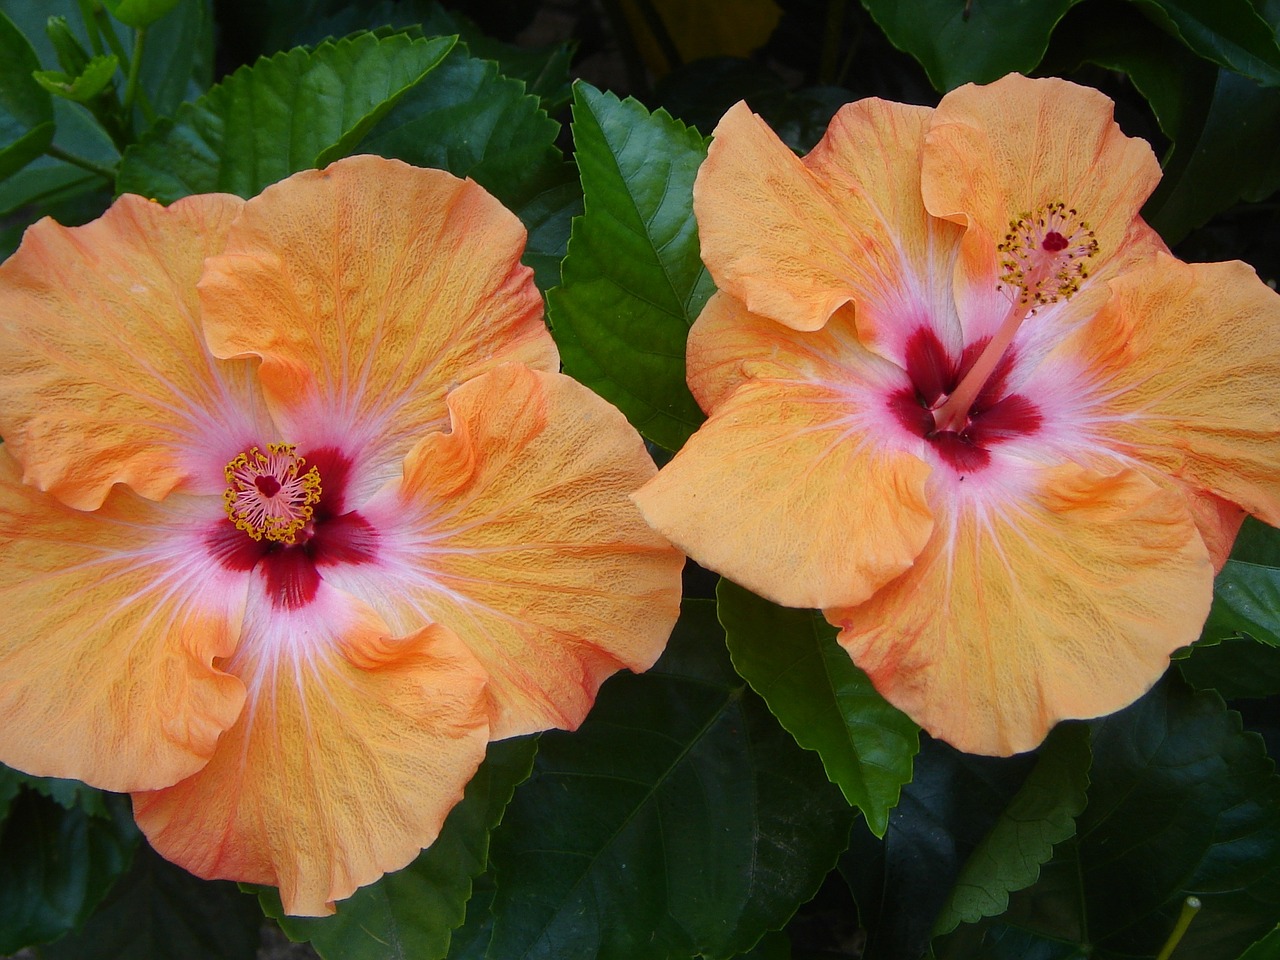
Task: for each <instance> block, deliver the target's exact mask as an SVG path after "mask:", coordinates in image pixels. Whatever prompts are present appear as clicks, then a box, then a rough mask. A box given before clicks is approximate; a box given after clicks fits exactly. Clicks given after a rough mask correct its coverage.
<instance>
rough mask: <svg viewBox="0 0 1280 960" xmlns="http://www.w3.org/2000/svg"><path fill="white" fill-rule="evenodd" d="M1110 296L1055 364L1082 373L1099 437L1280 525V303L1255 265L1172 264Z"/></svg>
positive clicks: (1159, 262)
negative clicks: (1077, 368)
mask: <svg viewBox="0 0 1280 960" xmlns="http://www.w3.org/2000/svg"><path fill="white" fill-rule="evenodd" d="M1110 287H1111V291H1112V298H1111V299H1110V300H1109V301H1108V302H1107V304H1106V306H1105V307H1104V308H1103V309H1102V310H1100V311H1099V312H1098V313H1097V314H1096V315H1095V316H1094V318H1093V319H1092V321H1091V322H1090V323H1089V324H1087V325H1086V326H1084V327H1082V328H1081V329H1080V330H1079V331H1078V332H1077V334H1076V335H1075V336H1073V337H1071V338H1070V339H1069V340H1068V341H1066V342H1065V343H1064V344H1062V346H1061V348H1060V350H1059V352H1058V353H1057V354H1056V355H1051V356H1050V357H1049V358H1048V360H1047V361H1046V362H1048V363H1063V364H1066V363H1072V364H1075V365H1077V366H1080V367H1082V368H1083V370H1084V371H1085V373H1083V374H1082V377H1084V378H1086V379H1087V381H1088V382H1087V386H1088V387H1089V389H1090V390H1091V391H1092V392H1093V393H1094V395H1096V396H1097V397H1098V400H1097V402H1096V404H1095V406H1094V411H1093V414H1092V421H1093V423H1092V428H1093V430H1094V431H1096V435H1097V436H1099V437H1101V438H1103V439H1104V441H1105V442H1106V443H1107V444H1108V445H1110V446H1112V447H1117V446H1118V447H1119V449H1121V450H1123V451H1125V452H1127V453H1129V454H1130V455H1132V456H1134V457H1135V458H1137V459H1139V460H1141V461H1143V462H1144V463H1146V464H1149V465H1150V466H1152V467H1155V468H1156V469H1157V470H1160V471H1162V472H1163V473H1166V474H1169V475H1170V476H1173V477H1175V478H1178V479H1179V480H1182V481H1183V482H1185V483H1187V484H1188V485H1189V486H1192V487H1196V488H1198V489H1201V490H1205V491H1209V492H1211V493H1213V494H1215V495H1216V496H1219V497H1222V498H1225V499H1227V500H1230V501H1232V502H1234V503H1237V504H1239V505H1240V506H1242V507H1244V508H1245V509H1246V510H1248V511H1249V512H1250V513H1253V514H1256V515H1257V516H1259V517H1261V518H1262V519H1263V520H1265V521H1266V522H1267V523H1270V524H1273V525H1275V524H1280V404H1277V402H1276V384H1277V383H1280V296H1277V294H1276V293H1275V291H1273V290H1271V289H1270V288H1269V287H1267V285H1266V284H1264V283H1263V282H1262V281H1261V280H1259V279H1258V277H1257V275H1256V274H1255V273H1254V272H1253V270H1252V268H1250V267H1249V266H1247V265H1246V264H1243V263H1240V262H1233V263H1204V264H1185V263H1182V262H1181V261H1178V260H1175V259H1174V258H1173V257H1169V256H1163V255H1162V256H1160V257H1158V258H1157V259H1156V260H1154V261H1153V262H1151V263H1149V264H1147V265H1145V266H1144V267H1142V268H1141V269H1134V270H1131V271H1129V272H1127V273H1125V274H1124V275H1123V276H1122V277H1120V278H1118V279H1116V280H1114V281H1112V283H1111V284H1110Z"/></svg>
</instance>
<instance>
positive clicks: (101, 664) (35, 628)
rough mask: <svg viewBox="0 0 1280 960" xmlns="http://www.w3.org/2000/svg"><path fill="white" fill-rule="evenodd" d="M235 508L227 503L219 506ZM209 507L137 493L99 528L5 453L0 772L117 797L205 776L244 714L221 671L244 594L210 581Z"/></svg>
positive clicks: (110, 507)
mask: <svg viewBox="0 0 1280 960" xmlns="http://www.w3.org/2000/svg"><path fill="white" fill-rule="evenodd" d="M213 507H214V509H215V510H216V509H218V507H220V504H219V503H215V504H214V505H213ZM207 518H208V504H206V503H204V502H203V498H201V499H195V498H186V497H181V496H178V495H173V496H171V497H169V498H168V499H167V500H166V501H165V502H164V503H163V504H156V503H152V502H151V501H148V500H143V499H141V498H139V497H137V496H135V495H133V494H132V493H130V492H128V491H126V490H117V491H116V492H114V493H112V494H111V495H110V496H109V497H108V498H107V500H106V502H105V503H104V504H103V505H102V507H101V509H99V510H98V511H96V512H94V513H82V512H80V511H77V510H72V509H70V508H68V507H66V506H64V505H63V504H62V503H60V502H59V501H58V500H55V499H54V498H53V497H51V496H49V495H47V494H43V493H40V492H39V491H38V490H36V489H35V488H33V487H31V486H29V485H27V484H24V483H22V482H21V479H20V477H19V469H18V466H17V464H16V463H15V462H14V460H13V458H12V457H10V456H9V455H8V454H7V453H5V452H4V451H0V608H2V609H4V610H6V611H8V615H7V616H6V619H5V626H4V630H3V631H0V756H2V757H3V758H4V762H5V763H7V764H9V765H11V766H14V767H18V768H19V769H22V770H25V771H27V772H29V773H33V774H37V775H40V776H54V777H76V778H78V779H81V780H86V781H88V782H90V783H92V784H94V785H95V786H98V787H103V788H105V789H108V790H142V789H149V788H153V787H158V786H167V785H169V784H171V783H174V782H175V781H177V780H179V779H181V778H182V777H185V776H188V775H189V774H191V773H193V772H195V771H196V770H198V769H200V767H202V766H203V765H204V763H205V762H206V761H207V760H208V759H209V757H210V756H211V755H212V754H213V753H214V750H215V747H216V744H217V742H218V737H219V735H221V734H222V733H223V731H225V730H226V729H227V728H229V727H230V726H231V725H232V724H233V723H234V722H235V720H236V717H237V716H238V715H239V713H240V709H241V705H242V704H243V702H244V697H245V691H244V685H243V684H242V683H241V682H240V680H238V679H237V678H235V677H232V676H229V675H227V674H226V673H225V672H223V671H222V670H221V669H219V667H218V665H217V664H218V662H219V661H220V660H221V658H225V657H228V656H230V655H231V654H232V653H233V652H234V651H235V647H236V638H237V636H238V632H239V624H240V618H241V615H242V611H243V607H244V589H243V587H242V586H240V587H239V588H238V589H237V584H236V583H235V582H234V581H233V580H232V579H231V578H222V579H221V580H220V579H219V578H217V577H213V578H211V577H210V572H209V571H208V570H207V569H205V567H204V566H203V565H201V564H200V563H199V562H198V557H199V555H200V553H201V551H200V549H199V543H198V541H197V540H196V539H194V538H193V537H192V536H191V533H190V531H191V529H192V528H193V527H194V526H197V525H198V524H199V523H200V522H207Z"/></svg>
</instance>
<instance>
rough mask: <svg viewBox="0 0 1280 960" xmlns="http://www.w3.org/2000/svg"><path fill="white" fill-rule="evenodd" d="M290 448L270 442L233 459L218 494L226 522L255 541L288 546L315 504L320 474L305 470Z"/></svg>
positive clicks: (318, 494)
mask: <svg viewBox="0 0 1280 960" xmlns="http://www.w3.org/2000/svg"><path fill="white" fill-rule="evenodd" d="M296 450H297V448H296V447H295V445H294V444H292V443H271V444H268V445H267V452H266V453H263V452H262V451H261V450H259V449H258V448H257V447H250V448H249V449H248V450H247V451H245V452H244V453H242V454H240V455H239V456H236V457H234V458H232V460H231V462H230V463H228V464H227V466H226V471H225V472H226V477H227V489H226V491H225V492H224V493H223V494H222V498H223V500H224V501H225V503H226V507H227V517H228V519H230V520H231V522H232V523H234V524H235V525H236V528H237V529H239V530H243V531H244V532H245V533H247V534H249V536H251V537H253V539H255V540H262V539H264V538H265V539H267V540H274V541H277V542H279V543H291V542H292V541H293V540H294V538H295V537H296V536H297V534H298V532H299V531H300V530H301V529H302V528H303V527H305V526H306V524H307V522H308V521H309V520H310V519H311V516H312V514H313V513H314V507H315V504H317V503H319V502H320V493H321V490H320V470H319V469H318V468H317V467H312V468H311V469H309V470H304V469H303V468H304V467H306V464H307V461H306V459H305V458H303V457H300V456H298V454H297V452H296Z"/></svg>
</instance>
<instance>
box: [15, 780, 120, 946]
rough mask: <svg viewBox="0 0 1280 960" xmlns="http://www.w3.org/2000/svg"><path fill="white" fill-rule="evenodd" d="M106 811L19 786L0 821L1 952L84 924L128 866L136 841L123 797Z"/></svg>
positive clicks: (43, 940) (112, 801) (115, 798)
mask: <svg viewBox="0 0 1280 960" xmlns="http://www.w3.org/2000/svg"><path fill="white" fill-rule="evenodd" d="M108 806H109V809H110V812H111V816H110V817H109V818H103V817H96V816H91V815H89V814H87V813H85V812H84V810H82V809H80V808H79V807H75V808H72V809H70V810H67V809H64V808H62V807H60V806H59V805H58V804H56V803H54V802H53V801H52V800H50V799H48V798H46V797H42V796H40V795H39V794H38V793H36V792H35V791H33V790H23V791H22V792H21V793H20V794H19V795H18V796H17V797H16V798H14V799H13V800H12V802H11V804H10V808H9V816H8V817H7V818H6V819H5V820H4V822H3V823H2V824H0V953H12V952H14V951H16V950H18V949H19V948H21V947H24V946H27V945H29V944H35V943H46V942H48V941H50V940H54V939H57V938H58V937H60V936H62V935H63V934H65V933H67V932H68V931H69V930H71V929H72V928H74V927H76V926H78V925H80V924H81V923H83V922H84V921H85V920H86V919H87V918H88V917H89V915H90V914H91V913H92V912H93V910H94V908H95V907H97V905H98V903H99V902H100V901H101V900H102V898H103V896H104V895H105V894H106V893H107V891H108V889H110V887H111V884H112V883H114V882H115V880H116V879H117V878H118V877H119V876H120V875H121V874H123V873H124V872H125V870H127V869H128V867H129V861H130V858H131V856H132V854H133V848H134V846H135V845H136V844H137V841H138V833H137V829H136V828H135V827H134V826H133V818H132V816H131V815H130V812H129V802H128V800H127V799H126V798H124V797H118V796H112V797H110V798H108Z"/></svg>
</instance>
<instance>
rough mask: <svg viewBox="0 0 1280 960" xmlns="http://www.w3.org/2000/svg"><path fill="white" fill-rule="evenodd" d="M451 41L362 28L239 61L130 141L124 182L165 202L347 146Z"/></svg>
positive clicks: (232, 186) (302, 165)
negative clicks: (310, 46) (345, 36)
mask: <svg viewBox="0 0 1280 960" xmlns="http://www.w3.org/2000/svg"><path fill="white" fill-rule="evenodd" d="M452 45H453V41H452V39H450V38H445V39H438V40H410V39H409V38H407V37H404V36H400V35H396V36H391V37H387V38H385V39H378V38H376V37H374V36H372V35H369V34H365V35H362V36H359V37H356V38H354V39H351V40H342V41H339V42H338V43H335V44H323V45H321V46H320V47H318V48H317V49H316V50H314V51H307V50H302V49H298V50H291V51H289V52H288V53H281V54H278V55H276V56H275V57H272V58H271V59H269V60H260V61H259V62H258V63H256V64H254V65H253V66H252V67H242V68H241V69H240V70H237V71H236V72H235V73H234V74H232V76H231V77H229V78H228V79H227V80H226V81H224V82H223V83H221V84H219V85H218V86H216V87H214V88H213V89H211V90H210V91H209V92H208V93H206V94H205V95H204V96H203V97H201V98H200V99H199V100H197V101H195V102H194V103H190V104H184V105H183V106H182V108H180V109H179V110H178V113H177V115H176V116H175V118H174V120H173V122H171V123H162V124H160V125H158V126H157V128H156V129H155V131H154V132H153V133H152V134H150V135H148V136H147V137H145V138H143V140H141V141H140V142H139V143H137V144H135V145H134V146H132V147H130V148H129V149H128V150H127V151H126V153H125V157H124V159H123V160H122V162H121V165H120V176H119V179H118V180H117V184H116V186H117V189H118V190H119V191H120V192H129V193H140V194H143V195H144V196H150V197H155V198H156V199H159V200H162V201H165V202H170V201H173V200H176V199H178V198H180V197H184V196H187V195H188V194H191V193H209V192H213V191H222V192H227V193H236V194H239V195H240V196H242V197H251V196H254V195H255V194H257V193H259V192H260V191H261V190H262V189H263V188H264V187H266V186H268V185H270V184H272V183H275V182H276V181H277V180H281V179H283V178H284V177H286V176H288V175H289V174H291V173H295V172H297V171H299V170H306V169H309V168H312V167H314V166H316V165H317V164H318V163H320V162H321V160H320V158H321V157H322V156H325V157H329V158H334V157H337V156H339V155H342V154H344V153H346V152H350V151H351V150H352V149H353V148H354V147H355V145H356V144H357V143H359V142H360V140H361V139H363V137H364V135H365V134H366V133H367V132H368V131H369V130H370V129H371V128H372V127H373V126H374V124H376V123H377V121H378V120H380V119H381V118H382V117H383V116H384V115H385V114H386V113H387V112H388V111H389V110H390V109H391V108H392V107H393V106H394V105H395V102H396V101H397V100H398V99H399V98H400V97H401V96H403V95H404V94H405V93H406V92H407V91H408V90H410V89H412V87H413V85H414V84H416V83H417V82H418V81H419V80H420V79H421V78H422V77H423V76H424V75H425V74H426V73H427V72H428V71H429V70H431V69H432V67H434V66H436V64H438V63H439V62H440V60H441V59H442V58H443V57H444V55H445V54H446V53H447V52H448V51H449V49H450V47H452Z"/></svg>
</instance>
